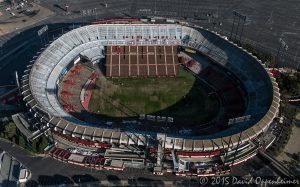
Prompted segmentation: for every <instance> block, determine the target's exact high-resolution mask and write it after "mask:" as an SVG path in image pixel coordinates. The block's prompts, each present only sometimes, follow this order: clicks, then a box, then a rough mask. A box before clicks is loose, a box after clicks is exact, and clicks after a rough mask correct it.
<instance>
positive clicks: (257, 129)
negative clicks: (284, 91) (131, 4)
mask: <svg viewBox="0 0 300 187" xmlns="http://www.w3.org/2000/svg"><path fill="white" fill-rule="evenodd" d="M128 44H135V45H150V44H151V45H163V44H164V45H172V44H176V45H183V46H188V47H192V48H195V49H196V50H198V51H200V52H201V53H203V54H205V55H207V56H208V57H209V58H211V59H212V60H214V61H216V62H217V63H219V64H220V65H223V66H225V67H226V68H227V69H230V70H231V72H233V73H235V74H236V76H237V77H239V78H241V81H242V83H243V84H244V85H245V86H246V90H247V91H248V92H249V93H252V94H253V98H252V99H253V100H250V101H249V106H248V107H247V111H246V114H245V115H247V114H250V115H251V114H253V115H256V118H257V119H260V120H258V123H257V124H256V125H254V126H252V127H250V128H247V129H246V130H245V131H244V132H243V133H242V138H241V140H242V142H245V141H248V140H250V139H252V138H254V137H256V136H257V135H258V134H260V133H262V132H263V131H265V130H266V128H267V127H268V126H269V124H270V123H271V121H272V120H273V119H274V117H275V116H276V115H277V113H278V108H279V102H280V94H279V89H278V85H277V83H276V81H275V79H274V78H273V77H272V75H271V74H268V73H267V72H266V71H265V70H264V66H263V65H262V64H261V62H259V61H258V59H257V58H255V57H253V56H251V54H248V53H246V52H245V51H243V50H241V49H239V48H238V47H237V46H234V45H233V44H230V43H229V42H228V41H226V40H224V39H223V38H221V37H218V36H216V35H215V34H213V33H211V32H209V31H206V30H203V29H199V28H197V29H195V28H190V27H186V26H180V25H153V24H152V25H110V24H109V25H90V26H86V27H81V28H78V29H75V30H73V31H70V32H68V33H66V34H64V35H63V36H62V37H60V38H58V39H57V40H55V41H54V42H53V43H52V44H51V45H50V46H49V47H48V48H46V50H45V51H44V52H43V53H42V54H41V55H40V56H39V57H38V58H37V59H36V61H35V64H34V65H33V66H32V67H29V68H31V71H30V72H31V73H30V74H29V72H28V71H27V72H26V73H25V74H24V75H23V77H22V94H23V96H24V101H25V102H26V105H27V106H28V107H29V108H31V111H32V112H34V113H36V115H35V116H36V117H39V118H40V119H41V121H43V122H46V123H47V125H48V126H49V127H53V128H54V129H55V130H57V131H61V132H63V133H65V134H69V135H71V136H74V137H78V138H84V139H90V140H94V141H95V140H97V141H104V140H107V141H110V142H112V141H116V142H119V143H123V142H124V143H125V144H126V143H127V144H131V143H132V144H138V143H137V142H138V141H137V142H136V141H135V140H134V139H137V140H138V139H139V138H138V137H136V135H130V137H128V136H127V133H123V132H122V133H120V134H124V135H120V139H118V137H116V138H112V136H115V134H118V133H119V132H118V133H115V132H117V131H114V130H111V129H101V128H95V127H89V126H88V125H89V124H87V123H84V122H82V121H79V120H77V119H75V118H74V117H73V116H71V115H70V114H68V113H66V112H65V111H64V109H63V108H62V107H61V106H60V104H59V102H58V101H57V96H56V89H57V88H56V82H57V79H58V77H59V76H60V75H61V72H62V71H63V70H65V67H66V66H67V65H68V64H69V63H71V62H72V61H73V60H74V59H75V58H76V57H77V56H78V55H79V54H80V53H81V52H83V51H86V50H87V49H92V48H101V47H102V46H106V45H128ZM269 76H270V77H271V79H270V77H269ZM272 95H273V100H271V101H269V100H268V98H272ZM267 104H271V105H270V106H271V107H270V108H269V107H267V106H265V105H267ZM37 109H41V110H43V111H44V112H45V113H48V115H46V114H45V113H42V114H41V113H40V111H41V110H37ZM50 115H51V116H50ZM49 116H50V117H49ZM54 116H55V117H54ZM46 123H45V124H46ZM238 130H239V129H229V131H227V132H226V133H223V134H222V133H221V135H223V138H214V137H211V138H210V139H205V138H206V137H202V138H204V139H205V140H189V139H187V140H184V139H183V138H171V137H169V138H168V141H169V139H170V142H167V140H166V145H168V147H173V148H175V149H183V150H193V151H197V150H198V151H200V150H214V149H218V148H219V147H224V145H228V144H229V145H230V146H235V145H237V143H238V139H239V133H238ZM101 131H102V133H103V132H105V136H104V135H103V134H101ZM235 133H236V134H235ZM232 134H233V135H232ZM131 136H134V137H131ZM138 136H140V135H138ZM145 139H146V138H145ZM195 139H197V138H195ZM171 140H173V141H171Z"/></svg>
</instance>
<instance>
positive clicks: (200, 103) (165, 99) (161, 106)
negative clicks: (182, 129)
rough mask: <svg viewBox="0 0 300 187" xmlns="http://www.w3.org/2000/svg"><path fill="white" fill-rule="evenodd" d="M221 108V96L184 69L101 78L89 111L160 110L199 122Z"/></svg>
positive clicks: (124, 113) (121, 114) (116, 114)
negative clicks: (159, 75)
mask: <svg viewBox="0 0 300 187" xmlns="http://www.w3.org/2000/svg"><path fill="white" fill-rule="evenodd" d="M218 109H219V103H218V100H217V99H216V98H215V97H214V96H209V90H208V89H207V88H206V87H205V86H204V85H203V84H202V83H200V81H198V80H197V79H196V78H195V77H194V76H193V75H192V74H191V73H190V72H187V71H185V70H183V69H180V71H179V75H178V76H177V77H163V78H109V79H106V78H98V79H97V81H96V86H95V89H94V90H93V91H92V97H91V100H90V103H89V110H90V112H93V113H97V114H100V115H104V116H107V117H129V116H138V115H139V114H157V115H162V116H172V117H174V119H175V120H176V118H177V119H180V121H185V120H187V119H189V120H190V121H195V122H197V123H203V122H207V121H208V120H210V119H211V118H213V117H214V116H215V115H216V113H217V112H218ZM177 121H178V120H177Z"/></svg>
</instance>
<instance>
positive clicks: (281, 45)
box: [276, 38, 289, 65]
mask: <svg viewBox="0 0 300 187" xmlns="http://www.w3.org/2000/svg"><path fill="white" fill-rule="evenodd" d="M278 41H279V47H278V51H277V55H276V65H278V63H279V55H280V54H281V55H280V56H283V55H284V52H285V51H287V50H288V49H289V46H288V45H287V43H286V42H285V41H284V40H283V39H282V38H279V39H278ZM282 49H284V52H283V53H281V51H282Z"/></svg>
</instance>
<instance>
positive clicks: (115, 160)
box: [21, 20, 280, 176]
mask: <svg viewBox="0 0 300 187" xmlns="http://www.w3.org/2000/svg"><path fill="white" fill-rule="evenodd" d="M114 22H115V21H114ZM114 22H109V23H107V22H106V23H102V22H95V23H94V24H92V25H87V26H83V27H79V28H76V29H74V30H71V31H69V32H67V33H65V34H63V35H62V36H60V37H59V38H57V39H55V40H54V41H52V42H51V43H50V44H49V45H48V46H47V47H46V48H45V49H43V51H42V52H41V53H40V54H39V55H38V56H36V57H35V58H34V60H33V61H32V64H30V65H28V70H26V71H25V72H24V75H23V76H22V81H21V85H22V86H21V91H22V96H23V100H24V102H25V103H26V106H27V107H28V110H29V111H30V112H31V113H32V115H33V116H34V117H35V118H36V119H38V123H39V124H40V125H42V128H41V130H40V131H39V132H38V133H37V134H40V133H45V134H47V135H49V136H51V137H52V139H53V140H54V141H55V142H58V143H59V144H61V145H64V146H60V147H59V146H56V147H53V148H51V149H50V150H49V151H48V154H49V155H50V156H52V157H54V158H56V159H59V160H62V161H65V162H69V163H73V164H79V165H83V166H89V167H95V168H97V169H113V170H123V169H124V168H125V167H139V168H141V167H144V168H151V170H152V171H153V173H155V174H159V175H161V174H163V173H165V172H172V173H175V174H176V175H181V176H187V175H194V176H211V175H220V174H227V173H229V172H230V168H231V167H232V166H233V165H236V164H238V163H241V162H244V161H246V160H248V159H250V158H251V157H253V156H255V155H256V154H257V152H258V151H259V150H263V149H266V148H267V147H268V146H270V144H271V143H272V140H274V137H270V134H266V132H267V131H268V127H269V126H270V124H271V123H272V121H273V120H274V118H276V117H277V114H278V112H279V103H280V93H279V88H278V85H277V83H276V80H275V78H274V77H273V76H272V74H271V73H270V72H269V71H268V69H267V68H266V66H265V65H264V64H263V63H262V62H261V61H260V60H258V59H257V58H256V57H255V56H253V55H252V54H250V53H248V52H247V51H246V50H244V49H242V48H240V47H238V45H236V44H234V43H232V42H230V41H228V40H227V38H226V37H222V36H220V35H219V34H217V33H214V32H211V31H209V30H205V29H203V28H201V27H199V26H197V25H189V24H188V23H185V22H176V21H174V20H171V21H170V20H169V21H166V22H164V23H156V22H155V20H154V21H153V20H151V22H147V21H145V20H141V21H134V22H132V21H131V22H129V23H114ZM181 78H182V79H181ZM191 79H192V80H193V81H194V82H193V81H192V83H191V85H190V87H188V86H184V84H185V83H186V82H188V81H189V80H191ZM108 80H109V81H110V82H114V83H115V84H120V85H121V86H119V87H122V85H123V84H125V82H126V85H125V86H123V89H124V90H126V89H125V88H127V87H132V88H131V89H132V90H138V89H137V88H136V87H134V86H133V85H135V84H131V83H130V82H131V81H135V83H136V82H137V81H141V82H139V83H140V84H141V85H145V84H146V82H151V81H154V83H153V84H152V85H160V86H163V83H162V84H160V82H161V81H162V82H163V81H165V82H164V84H167V85H170V86H169V87H173V88H172V89H173V90H172V89H170V90H168V87H166V86H165V87H163V88H165V89H166V90H167V91H164V90H163V89H161V88H160V87H157V90H158V91H157V92H159V91H160V90H162V92H163V94H167V95H163V97H170V98H173V96H174V95H175V96H178V97H175V96H174V98H176V100H174V101H172V103H171V104H169V105H166V106H164V107H157V108H159V110H157V108H151V107H150V109H149V110H138V111H136V110H132V106H131V107H128V106H127V105H126V106H123V105H122V103H116V102H114V101H115V100H117V99H118V98H114V97H113V95H108V96H107V97H105V98H110V99H105V98H104V96H103V95H105V94H109V93H110V92H111V90H110V91H107V92H105V89H104V87H105V86H106V87H108V86H107V84H108ZM123 80H124V82H123ZM175 80H176V81H175ZM181 80H182V82H180V81H181ZM120 81H121V82H120ZM172 82H175V83H174V85H173V86H171V85H172ZM127 83H128V84H127ZM136 85H137V83H136ZM195 85H196V87H195ZM126 86H127V87H126ZM197 86H199V87H197ZM106 87H105V88H106ZM115 87H116V86H115ZM115 87H113V86H112V88H115ZM119 87H118V88H119ZM124 87H125V88H124ZM147 89H149V88H148V87H147ZM174 89H175V91H174ZM184 89H185V90H184ZM99 90H100V91H101V90H102V91H101V93H99V97H98V98H97V97H95V94H97V92H100V91H99ZM103 90H104V91H103ZM132 90H131V92H132V95H129V94H127V95H126V96H128V95H129V96H131V99H130V100H135V99H138V98H139V97H140V96H139V95H138V94H136V95H134V94H133V93H142V92H140V91H136V92H133V91H132ZM152 91H153V90H152ZM152 91H151V92H152ZM173 91H174V92H173ZM102 92H103V93H102ZM104 92H105V93H104ZM131 92H130V93H131ZM167 92H168V93H167ZM191 92H193V94H190V95H192V96H191V97H189V96H188V95H189V93H191ZM200 92H201V93H200ZM122 93H124V92H122ZM101 94H102V95H101ZM168 94H169V95H168ZM180 94H182V95H180ZM116 95H117V94H116ZM124 97H125V96H124ZM149 97H150V96H149ZM185 97H187V98H188V99H182V98H185ZM102 98H104V99H103V101H101V103H102V104H101V105H112V106H115V108H119V109H118V111H117V112H116V111H110V113H106V114H101V112H100V113H97V110H100V109H99V108H101V109H103V108H104V109H103V110H104V111H105V110H106V109H107V110H106V111H108V110H110V109H111V108H105V107H104V106H96V107H95V109H93V110H91V107H92V106H93V105H94V103H96V102H95V101H97V100H99V99H102ZM142 98H143V97H142ZM145 98H148V97H145ZM150 99H151V98H150ZM193 99H195V100H197V102H194V103H196V104H198V102H199V103H200V104H201V103H203V102H204V100H205V101H207V102H206V104H203V105H199V107H197V106H195V104H193V102H192V101H190V103H191V104H190V105H184V102H185V101H186V100H193ZM127 100H128V99H127ZM154 100H155V97H154ZM156 100H157V98H156ZM158 100H159V99H158ZM118 101H120V100H118ZM145 102H146V101H145ZM182 103H183V104H182ZM136 105H140V103H138V104H136ZM154 105H155V106H156V104H153V106H154ZM161 105H162V104H161ZM212 105H213V106H214V107H212V108H213V110H211V111H210V112H208V111H206V110H207V109H208V108H209V107H207V106H212ZM151 106H152V105H151ZM173 108H175V109H173ZM177 109H178V110H180V109H181V110H180V112H182V111H183V110H184V111H185V112H186V115H185V116H180V115H176V114H175V112H174V111H176V110H177ZM189 109H190V111H189ZM120 110H121V112H120ZM160 110H162V111H160ZM149 111H150V112H149ZM112 113H114V114H115V115H110V114H112ZM173 114H174V115H173ZM192 115H193V116H194V117H193V116H192ZM205 115H207V116H206V117H202V118H201V116H205ZM37 134H33V137H34V136H37ZM68 147H69V148H70V147H77V148H82V149H83V150H88V151H91V152H92V153H95V154H91V155H88V156H87V155H86V154H84V153H78V152H77V153H75V152H72V150H70V149H68ZM96 153H97V154H96Z"/></svg>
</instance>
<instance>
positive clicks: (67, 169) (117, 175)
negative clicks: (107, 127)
mask: <svg viewBox="0 0 300 187" xmlns="http://www.w3.org/2000/svg"><path fill="white" fill-rule="evenodd" d="M0 147H1V149H3V150H5V151H6V152H8V153H9V154H10V155H12V156H13V157H15V158H16V159H17V160H18V161H20V163H22V164H23V165H24V166H25V167H26V168H28V169H29V170H30V171H31V172H32V178H31V183H39V184H58V183H61V182H65V183H70V184H73V183H75V182H76V183H78V182H79V181H78V178H81V181H82V182H83V181H87V182H93V181H94V182H96V183H99V181H106V183H107V182H110V183H121V182H122V181H123V182H122V183H124V182H125V181H126V182H132V181H130V180H132V179H134V180H137V181H139V182H145V181H147V183H149V184H151V183H155V184H161V185H162V184H165V182H167V183H168V184H170V183H173V181H178V180H180V181H181V182H186V181H185V180H189V179H185V178H180V177H176V176H174V175H170V176H169V175H167V176H155V175H153V174H151V173H150V172H146V171H142V170H138V169H128V170H126V171H125V172H115V171H106V170H101V171H98V170H94V169H90V168H85V167H81V166H76V165H72V164H67V163H64V162H60V161H57V160H55V159H53V158H50V157H46V156H35V155H31V154H29V153H28V152H27V151H25V150H23V149H21V148H19V147H18V146H15V145H13V144H12V143H9V142H7V141H4V140H2V139H0ZM83 179H84V180H83ZM163 181H164V182H163Z"/></svg>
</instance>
